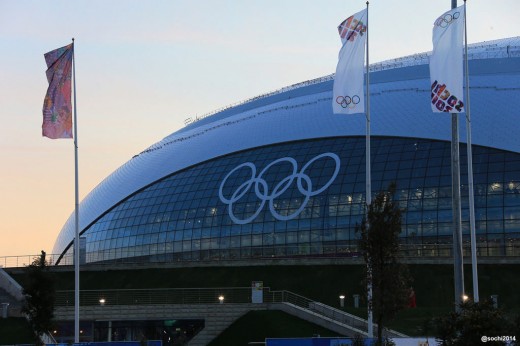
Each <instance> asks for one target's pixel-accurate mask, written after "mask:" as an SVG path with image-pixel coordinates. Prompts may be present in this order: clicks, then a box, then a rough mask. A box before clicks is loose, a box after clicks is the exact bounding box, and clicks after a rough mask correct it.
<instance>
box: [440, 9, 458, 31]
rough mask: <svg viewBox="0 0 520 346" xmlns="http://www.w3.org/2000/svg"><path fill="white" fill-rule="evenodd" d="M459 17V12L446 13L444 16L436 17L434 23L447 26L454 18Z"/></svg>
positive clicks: (442, 26)
mask: <svg viewBox="0 0 520 346" xmlns="http://www.w3.org/2000/svg"><path fill="white" fill-rule="evenodd" d="M459 17H460V12H455V13H453V15H451V14H449V13H447V14H445V15H444V16H441V17H439V18H437V20H436V21H435V23H434V25H436V26H440V27H441V28H447V27H448V25H450V24H451V22H453V21H454V20H456V19H458V18H459Z"/></svg>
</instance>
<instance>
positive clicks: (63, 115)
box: [42, 44, 74, 139]
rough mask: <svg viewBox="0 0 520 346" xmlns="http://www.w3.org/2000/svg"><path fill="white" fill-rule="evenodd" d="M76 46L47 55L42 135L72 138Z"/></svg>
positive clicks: (70, 45)
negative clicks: (73, 72) (73, 60)
mask: <svg viewBox="0 0 520 346" xmlns="http://www.w3.org/2000/svg"><path fill="white" fill-rule="evenodd" d="M73 50H74V44H69V45H68V46H65V47H61V48H58V49H55V50H53V51H50V52H48V53H46V54H45V55H44V56H45V62H46V63H47V71H46V74H47V81H48V82H49V87H48V88H47V94H46V95H45V100H44V101H43V125H42V135H43V136H45V137H48V138H52V139H56V138H72V103H71V90H72V88H71V72H72V69H71V67H72V52H73Z"/></svg>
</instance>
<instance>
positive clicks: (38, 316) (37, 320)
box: [22, 251, 55, 345]
mask: <svg viewBox="0 0 520 346" xmlns="http://www.w3.org/2000/svg"><path fill="white" fill-rule="evenodd" d="M45 255H46V253H45V251H42V253H41V255H40V257H35V258H34V261H33V262H32V263H31V264H30V265H29V266H28V268H27V277H26V284H25V287H24V289H23V294H24V295H25V304H24V306H23V308H22V312H24V313H25V314H27V316H28V317H29V324H30V325H31V327H32V329H33V331H34V336H35V341H36V343H37V344H38V345H41V344H42V342H41V336H42V335H43V334H44V333H46V332H48V331H49V330H51V329H52V327H53V318H54V301H55V288H54V279H53V277H52V276H51V273H50V272H49V265H48V263H47V261H46V259H45Z"/></svg>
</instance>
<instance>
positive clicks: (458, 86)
mask: <svg viewBox="0 0 520 346" xmlns="http://www.w3.org/2000/svg"><path fill="white" fill-rule="evenodd" d="M463 36H464V5H462V6H460V7H457V8H454V9H452V10H451V11H448V12H446V13H444V14H443V15H441V16H440V17H439V18H437V20H435V23H433V52H432V55H431V57H430V82H431V106H432V111H433V112H434V113H443V112H444V113H461V112H465V109H464V97H463V96H464V94H463V83H464V72H463V58H464V56H463Z"/></svg>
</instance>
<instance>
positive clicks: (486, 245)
mask: <svg viewBox="0 0 520 346" xmlns="http://www.w3.org/2000/svg"><path fill="white" fill-rule="evenodd" d="M463 253H464V256H470V254H471V245H470V243H469V242H464V244H463ZM400 255H401V257H402V258H405V259H410V260H413V259H414V258H425V257H427V258H439V259H443V258H450V257H452V245H451V244H450V243H422V244H421V243H419V244H401V245H400ZM477 256H478V257H480V258H483V257H484V258H486V257H497V258H498V257H499V258H504V257H505V258H516V257H520V241H519V240H516V239H515V240H514V239H510V240H507V241H504V242H492V241H489V242H485V241H481V242H478V243H477ZM38 257H39V255H25V256H4V257H0V267H5V268H20V267H25V266H27V265H29V264H30V263H32V262H33V261H34V259H35V258H38ZM360 257H362V255H361V253H360V252H359V250H358V248H357V246H355V245H341V244H326V243H325V242H321V243H316V244H309V243H306V244H288V245H265V246H261V247H242V248H225V249H209V250H197V251H187V252H177V253H172V252H170V253H160V252H159V251H157V250H156V249H155V250H152V249H148V250H133V249H130V248H125V249H113V250H105V251H97V252H89V253H87V254H86V256H85V263H86V264H90V263H95V264H100V265H103V264H106V265H115V264H148V263H153V264H160V263H165V264H166V263H182V262H201V261H206V262H219V261H244V260H265V261H277V260H284V259H293V260H295V259H318V258H321V259H342V260H349V259H350V260H358V259H359V258H360ZM46 258H47V261H48V263H49V265H55V264H59V265H72V264H73V262H74V258H73V256H72V254H70V253H69V254H65V255H64V256H63V257H62V258H61V259H60V256H59V255H56V254H48V255H47V256H46ZM58 260H59V263H58ZM82 264H83V263H82Z"/></svg>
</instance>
